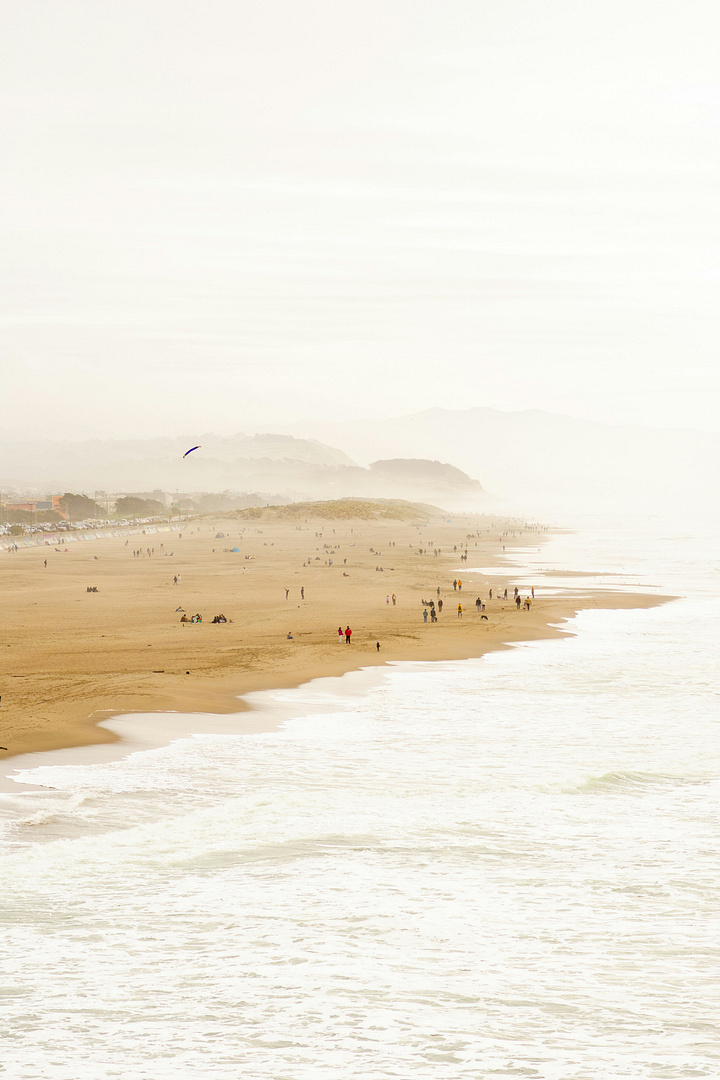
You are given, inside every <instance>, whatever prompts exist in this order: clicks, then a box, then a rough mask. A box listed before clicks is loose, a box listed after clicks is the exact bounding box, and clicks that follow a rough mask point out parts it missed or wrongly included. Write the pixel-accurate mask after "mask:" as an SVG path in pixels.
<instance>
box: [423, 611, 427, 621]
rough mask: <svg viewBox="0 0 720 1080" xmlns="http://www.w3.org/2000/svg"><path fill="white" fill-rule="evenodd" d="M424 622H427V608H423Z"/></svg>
mask: <svg viewBox="0 0 720 1080" xmlns="http://www.w3.org/2000/svg"><path fill="white" fill-rule="evenodd" d="M423 622H427V608H424V609H423Z"/></svg>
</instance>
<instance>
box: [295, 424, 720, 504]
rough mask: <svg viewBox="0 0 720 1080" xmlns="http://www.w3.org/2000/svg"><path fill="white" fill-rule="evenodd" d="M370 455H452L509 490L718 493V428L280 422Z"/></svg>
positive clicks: (493, 487)
mask: <svg viewBox="0 0 720 1080" xmlns="http://www.w3.org/2000/svg"><path fill="white" fill-rule="evenodd" d="M284 430H286V431H291V432H292V433H294V434H296V435H305V436H308V435H309V434H311V433H312V434H313V436H314V437H316V438H322V439H325V440H327V441H329V442H336V443H337V442H340V443H342V445H343V446H349V447H352V451H353V454H354V455H355V457H356V459H357V460H358V461H360V462H364V461H370V460H372V459H373V458H376V457H378V456H382V457H394V456H397V455H400V454H402V455H403V456H405V457H414V456H422V457H429V458H439V459H441V460H443V461H452V462H454V463H455V465H456V466H457V467H458V468H460V469H463V470H464V471H466V472H468V473H469V474H470V475H474V476H482V478H483V484H484V486H485V488H486V490H487V491H488V492H489V494H490V495H494V496H500V497H505V498H512V497H524V498H526V497H533V498H534V497H551V498H554V497H557V496H569V497H572V496H579V495H580V496H587V495H591V496H592V495H597V496H606V495H612V494H614V493H623V494H625V495H633V494H637V495H641V494H646V493H649V492H651V493H654V494H660V495H663V494H668V495H670V494H688V493H702V492H707V494H708V495H711V494H713V493H714V494H717V488H718V467H717V466H718V462H720V435H718V434H716V433H713V432H703V431H696V430H689V429H660V428H658V429H654V428H644V427H638V426H631V425H611V424H601V423H597V422H592V421H586V420H580V419H577V418H576V417H572V416H566V415H563V414H560V413H548V412H541V411H539V410H528V411H523V412H500V411H499V410H497V409H487V408H472V409H465V410H451V409H440V408H434V409H427V410H425V411H423V412H419V413H414V414H411V415H408V416H401V417H397V418H394V419H390V420H369V421H354V422H350V423H341V424H338V423H333V422H332V421H326V422H322V423H304V422H299V423H297V424H294V425H292V427H291V428H286V429H284Z"/></svg>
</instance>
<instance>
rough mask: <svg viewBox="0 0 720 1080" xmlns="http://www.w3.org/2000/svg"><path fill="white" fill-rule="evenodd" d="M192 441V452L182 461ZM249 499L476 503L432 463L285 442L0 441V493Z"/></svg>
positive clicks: (448, 470) (476, 492) (467, 481)
mask: <svg viewBox="0 0 720 1080" xmlns="http://www.w3.org/2000/svg"><path fill="white" fill-rule="evenodd" d="M195 442H199V443H200V449H198V450H196V451H195V452H194V453H193V454H192V455H190V456H188V457H187V458H184V457H183V455H184V453H185V451H186V450H187V449H188V448H189V447H191V446H192V445H193V444H194V443H195ZM8 488H12V489H15V490H18V491H28V490H35V491H38V490H39V491H56V492H64V491H66V490H77V491H83V492H90V493H92V492H93V491H95V490H105V491H115V492H117V491H132V492H136V491H140V490H144V491H147V490H150V491H151V490H162V491H171V492H175V491H177V492H223V491H231V492H234V493H240V494H244V493H256V494H257V501H258V502H263V501H277V500H281V501H293V500H297V499H317V498H323V499H327V498H343V497H346V496H358V497H375V498H406V499H411V500H418V499H420V500H422V501H428V500H430V501H439V502H441V504H443V505H446V506H450V507H459V506H476V505H477V504H478V500H482V498H483V496H484V492H483V488H482V486H481V484H480V483H479V482H478V481H477V480H473V479H472V478H471V477H469V476H466V475H465V474H464V473H463V472H461V471H460V470H459V469H456V468H454V467H453V466H452V465H449V464H446V463H442V462H439V461H428V460H411V461H409V460H405V459H395V460H391V461H374V462H373V463H372V464H371V465H369V466H368V467H363V466H359V465H357V464H356V463H355V462H353V461H352V460H351V459H350V458H349V457H348V456H347V454H345V453H344V451H342V450H338V449H336V448H335V447H332V446H327V445H324V444H323V443H320V442H318V441H316V440H313V439H301V438H294V437H292V436H290V435H286V434H283V435H272V434H257V435H251V436H248V435H235V436H232V437H227V438H224V437H221V436H218V435H208V434H205V435H202V436H197V435H195V436H183V437H182V438H174V439H163V438H158V439H145V440H142V439H138V440H125V441H119V440H107V441H101V440H91V441H87V442H34V441H24V442H15V443H5V444H0V490H5V491H7V490H8Z"/></svg>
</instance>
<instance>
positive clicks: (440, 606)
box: [438, 600, 443, 615]
mask: <svg viewBox="0 0 720 1080" xmlns="http://www.w3.org/2000/svg"><path fill="white" fill-rule="evenodd" d="M442 606H443V602H442V600H438V611H439V612H440V614H441V615H442Z"/></svg>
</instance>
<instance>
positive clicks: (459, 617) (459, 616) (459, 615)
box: [458, 604, 462, 619]
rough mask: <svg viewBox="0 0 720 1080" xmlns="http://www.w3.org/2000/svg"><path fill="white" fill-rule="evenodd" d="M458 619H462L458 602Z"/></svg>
mask: <svg viewBox="0 0 720 1080" xmlns="http://www.w3.org/2000/svg"><path fill="white" fill-rule="evenodd" d="M458 619H462V604H458Z"/></svg>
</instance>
